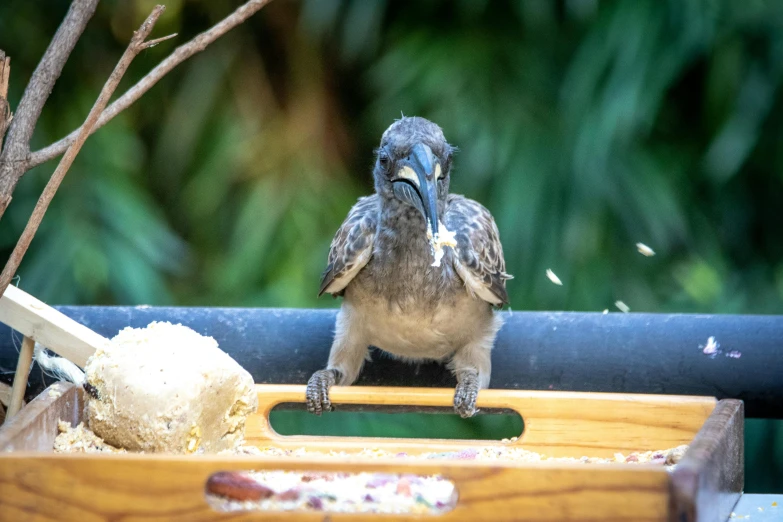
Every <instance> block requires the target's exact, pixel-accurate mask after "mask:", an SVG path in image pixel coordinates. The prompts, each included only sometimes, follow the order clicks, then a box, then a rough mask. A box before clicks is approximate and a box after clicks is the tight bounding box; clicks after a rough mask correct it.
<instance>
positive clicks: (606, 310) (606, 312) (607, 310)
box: [601, 308, 609, 315]
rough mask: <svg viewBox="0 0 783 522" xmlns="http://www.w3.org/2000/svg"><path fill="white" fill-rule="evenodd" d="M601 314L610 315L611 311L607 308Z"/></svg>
mask: <svg viewBox="0 0 783 522" xmlns="http://www.w3.org/2000/svg"><path fill="white" fill-rule="evenodd" d="M601 313H603V314H604V315H606V314H608V313H609V309H608V308H606V309H604V311H603V312H601Z"/></svg>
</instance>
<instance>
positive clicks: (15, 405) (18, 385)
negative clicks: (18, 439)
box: [6, 337, 35, 419]
mask: <svg viewBox="0 0 783 522" xmlns="http://www.w3.org/2000/svg"><path fill="white" fill-rule="evenodd" d="M34 348H35V341H33V340H32V339H31V338H29V337H25V338H24V339H22V348H21V349H20V350H19V360H18V361H17V363H16V372H15V373H14V385H13V387H12V388H11V400H10V402H9V403H8V412H7V413H6V418H7V419H11V418H12V417H13V416H14V415H16V414H17V413H19V410H21V409H22V404H23V403H24V392H25V390H27V377H28V376H29V375H30V367H31V366H32V364H33V349H34Z"/></svg>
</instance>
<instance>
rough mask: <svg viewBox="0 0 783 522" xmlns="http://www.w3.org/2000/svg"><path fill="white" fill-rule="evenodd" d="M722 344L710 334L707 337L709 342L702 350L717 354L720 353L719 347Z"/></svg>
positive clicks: (705, 352) (708, 353)
mask: <svg viewBox="0 0 783 522" xmlns="http://www.w3.org/2000/svg"><path fill="white" fill-rule="evenodd" d="M719 347H720V345H719V344H718V341H716V340H715V337H712V336H710V337H709V338H708V339H707V344H706V345H705V346H704V349H703V350H702V352H703V353H704V355H715V354H716V353H718V348H719Z"/></svg>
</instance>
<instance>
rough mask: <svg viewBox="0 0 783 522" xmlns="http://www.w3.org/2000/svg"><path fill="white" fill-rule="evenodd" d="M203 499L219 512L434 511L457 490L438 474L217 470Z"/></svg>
mask: <svg viewBox="0 0 783 522" xmlns="http://www.w3.org/2000/svg"><path fill="white" fill-rule="evenodd" d="M207 501H208V502H209V503H210V504H211V505H212V507H213V508H215V509H217V510H219V511H251V510H252V511H257V510H261V511H309V512H313V511H320V512H331V513H394V514H402V513H406V514H440V513H445V512H446V511H449V510H450V509H452V508H453V507H454V506H455V504H456V501H457V491H456V489H455V488H454V483H452V482H451V481H449V480H446V479H444V478H443V477H441V476H439V475H432V476H419V475H412V474H389V473H366V472H362V473H326V472H302V471H251V472H221V473H216V474H215V475H213V476H212V477H210V479H209V481H208V482H207Z"/></svg>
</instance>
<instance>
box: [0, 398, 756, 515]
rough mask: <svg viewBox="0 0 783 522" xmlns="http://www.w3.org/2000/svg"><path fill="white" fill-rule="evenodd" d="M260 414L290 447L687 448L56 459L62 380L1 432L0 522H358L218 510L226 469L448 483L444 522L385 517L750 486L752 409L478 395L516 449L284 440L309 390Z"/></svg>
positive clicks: (665, 511) (642, 503)
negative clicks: (212, 493) (501, 454)
mask: <svg viewBox="0 0 783 522" xmlns="http://www.w3.org/2000/svg"><path fill="white" fill-rule="evenodd" d="M452 393H453V391H452V390H446V389H419V388H362V387H347V388H341V387H335V388H333V390H332V394H331V397H332V399H333V402H334V403H335V404H337V405H338V406H339V405H340V404H343V405H345V404H384V405H408V406H447V405H449V404H450V403H451V399H452ZM258 394H259V403H260V408H259V412H258V414H257V415H254V416H253V417H252V418H251V419H250V420H249V422H248V426H247V432H246V435H247V437H246V438H247V440H248V442H249V443H251V444H254V445H257V446H259V447H263V446H277V447H281V448H301V447H306V448H309V449H327V448H328V449H339V450H343V451H346V452H356V451H360V450H361V449H364V448H383V449H388V450H392V451H405V452H408V453H416V452H423V451H441V450H446V449H454V448H464V447H471V446H474V447H475V446H479V445H480V446H486V445H492V444H497V445H504V446H508V445H509V444H510V445H511V446H514V445H520V446H524V447H525V448H526V449H530V450H534V451H539V452H543V453H546V454H549V455H555V456H572V457H581V456H582V455H589V456H598V457H600V456H610V455H612V454H614V453H615V452H617V451H621V452H625V453H627V452H630V451H638V450H655V449H666V448H670V447H674V446H677V445H680V444H690V449H689V450H688V452H687V453H686V455H685V456H684V458H683V460H682V461H681V462H680V464H679V465H678V466H677V468H676V469H675V471H674V472H673V473H668V472H667V471H665V470H664V469H662V468H661V467H660V466H654V465H628V466H625V465H618V464H615V465H612V464H570V463H552V462H542V463H533V464H531V463H515V462H496V461H492V462H482V461H445V460H421V461H402V460H400V459H378V460H361V459H360V458H358V457H352V458H347V459H343V460H335V459H332V458H316V457H309V458H271V457H263V458H262V457H238V456H237V457H235V456H170V455H62V454H55V453H53V452H52V451H51V448H52V446H53V441H54V438H55V436H56V434H57V422H58V420H60V419H62V420H65V421H69V422H71V423H78V422H80V421H81V419H82V410H83V402H82V400H83V399H82V390H81V389H80V388H78V387H74V386H72V385H66V384H62V383H58V384H55V385H53V386H51V387H50V388H49V389H47V391H44V393H42V394H41V395H40V396H39V397H37V398H36V399H35V400H33V401H31V403H30V404H29V405H27V406H26V407H25V408H24V409H23V410H22V411H21V412H20V413H19V414H18V415H17V416H16V417H15V418H14V419H12V420H11V421H10V422H9V423H8V424H7V425H6V426H4V427H3V429H2V430H0V484H2V486H1V487H0V519H1V520H74V521H75V520H79V521H82V520H84V521H92V520H112V521H118V520H122V521H137V520H138V521H141V520H145V521H146V520H156V521H157V520H173V521H200V520H229V519H230V520H303V521H311V520H312V521H314V520H332V521H338V520H362V519H363V518H367V516H366V515H365V516H364V517H362V516H361V515H350V514H338V513H334V514H324V513H269V512H263V513H262V512H247V513H218V512H216V511H214V510H212V508H210V506H209V505H208V504H207V502H206V499H205V494H204V490H205V484H206V481H207V479H208V478H209V477H210V476H211V474H213V473H215V472H218V471H231V470H250V469H269V470H273V469H279V470H302V471H345V472H360V471H377V472H389V473H415V474H422V475H431V474H441V475H443V476H444V477H446V478H448V479H450V480H452V481H453V482H454V483H455V485H456V488H457V490H458V494H459V500H458V502H457V505H456V507H455V508H454V509H453V510H452V511H450V512H448V513H446V514H443V515H437V516H427V515H409V516H397V515H383V516H381V515H377V516H376V517H375V518H378V519H381V520H414V519H415V520H420V519H427V518H432V519H433V520H443V521H457V520H463V521H473V520H497V521H505V520H531V521H532V520H535V521H548V520H552V521H554V520H563V521H571V520H574V521H575V520H594V521H599V520H601V521H608V520H611V521H649V522H652V521H661V522H663V521H671V522H674V521H676V522H684V521H694V520H698V521H716V520H727V519H728V517H729V515H730V513H731V510H732V508H733V506H734V505H735V504H736V502H737V500H738V499H739V496H740V494H741V491H742V487H743V464H744V462H743V416H744V415H743V405H742V402H741V401H735V400H722V401H719V402H718V401H716V400H715V399H712V398H705V397H675V396H651V395H619V394H599V393H568V392H530V391H511V390H482V391H481V393H480V394H479V399H478V406H479V408H508V409H511V410H514V411H516V412H518V413H519V414H520V415H521V416H522V418H523V419H524V423H525V429H524V432H523V434H522V436H521V437H520V438H519V440H517V441H515V442H511V443H509V444H506V443H503V442H500V441H498V442H489V441H450V440H434V439H430V440H422V439H419V440H413V441H411V440H403V439H368V438H352V437H351V438H348V437H309V436H281V435H279V434H277V433H275V432H274V431H273V430H272V429H271V427H270V425H269V422H268V415H269V412H270V411H271V410H272V408H273V407H274V406H275V405H277V404H280V403H284V402H302V398H303V397H304V387H303V386H270V385H259V386H258Z"/></svg>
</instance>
